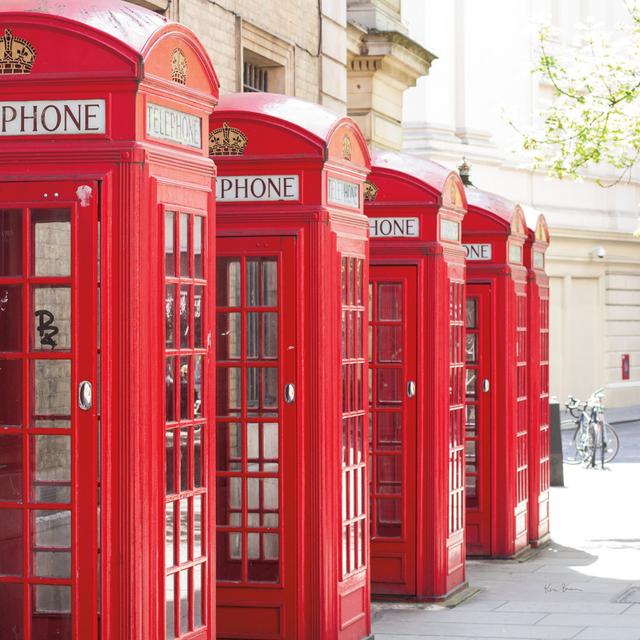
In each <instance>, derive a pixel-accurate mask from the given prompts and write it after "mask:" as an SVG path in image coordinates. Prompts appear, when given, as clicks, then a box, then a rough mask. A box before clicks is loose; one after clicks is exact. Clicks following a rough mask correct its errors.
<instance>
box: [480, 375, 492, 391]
mask: <svg viewBox="0 0 640 640" xmlns="http://www.w3.org/2000/svg"><path fill="white" fill-rule="evenodd" d="M489 388H490V385H489V378H485V379H484V380H483V381H482V391H484V393H487V391H489Z"/></svg>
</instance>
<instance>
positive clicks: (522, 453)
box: [516, 295, 529, 503]
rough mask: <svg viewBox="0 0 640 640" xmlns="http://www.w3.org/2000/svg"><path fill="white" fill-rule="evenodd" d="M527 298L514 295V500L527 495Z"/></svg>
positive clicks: (521, 500)
mask: <svg viewBox="0 0 640 640" xmlns="http://www.w3.org/2000/svg"><path fill="white" fill-rule="evenodd" d="M527 369H528V367H527V298H526V296H525V295H517V296H516V396H517V397H516V501H517V502H518V503H521V502H524V501H525V500H527V498H528V495H529V489H528V482H529V480H528V476H529V461H528V442H529V433H528V430H529V422H528V414H527Z"/></svg>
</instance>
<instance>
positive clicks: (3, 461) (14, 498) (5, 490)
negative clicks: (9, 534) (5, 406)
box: [0, 398, 22, 573]
mask: <svg viewBox="0 0 640 640" xmlns="http://www.w3.org/2000/svg"><path fill="white" fill-rule="evenodd" d="M3 402H4V398H3ZM0 502H22V436H19V435H0ZM0 517H1V516H0ZM0 526H2V525H0ZM1 562H2V557H1V554H0V563H1ZM0 573H1V570H0Z"/></svg>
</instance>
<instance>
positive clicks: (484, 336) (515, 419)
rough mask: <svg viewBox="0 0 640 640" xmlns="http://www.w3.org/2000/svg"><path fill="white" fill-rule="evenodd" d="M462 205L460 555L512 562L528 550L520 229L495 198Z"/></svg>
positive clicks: (513, 212) (478, 196)
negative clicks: (462, 547) (462, 524)
mask: <svg viewBox="0 0 640 640" xmlns="http://www.w3.org/2000/svg"><path fill="white" fill-rule="evenodd" d="M467 200H468V203H469V213H468V214H467V215H466V216H465V218H464V221H463V224H462V241H463V243H464V245H465V249H466V254H467V301H466V404H467V406H466V445H465V446H466V518H467V519H466V525H465V528H466V532H467V540H466V541H467V555H481V556H493V557H511V556H514V555H516V554H518V553H520V552H521V551H523V550H524V549H525V548H526V547H527V546H528V544H529V538H528V522H527V520H528V515H527V505H528V493H529V478H528V467H529V450H528V431H529V417H528V403H527V393H528V389H527V384H528V383H527V368H528V357H527V269H526V267H525V266H524V242H525V239H526V224H525V221H524V214H523V213H522V209H521V208H520V207H517V206H515V205H514V204H513V203H511V202H509V201H507V200H504V199H503V198H501V197H499V196H496V195H494V194H490V193H486V192H483V191H480V190H478V189H474V188H469V189H467Z"/></svg>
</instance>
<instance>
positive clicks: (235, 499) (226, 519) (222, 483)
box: [216, 476, 242, 527]
mask: <svg viewBox="0 0 640 640" xmlns="http://www.w3.org/2000/svg"><path fill="white" fill-rule="evenodd" d="M216 491H217V502H216V508H217V524H218V526H223V527H227V526H232V527H239V526H240V525H241V521H240V516H241V509H242V479H241V478H234V477H225V476H219V477H218V478H217V481H216Z"/></svg>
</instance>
